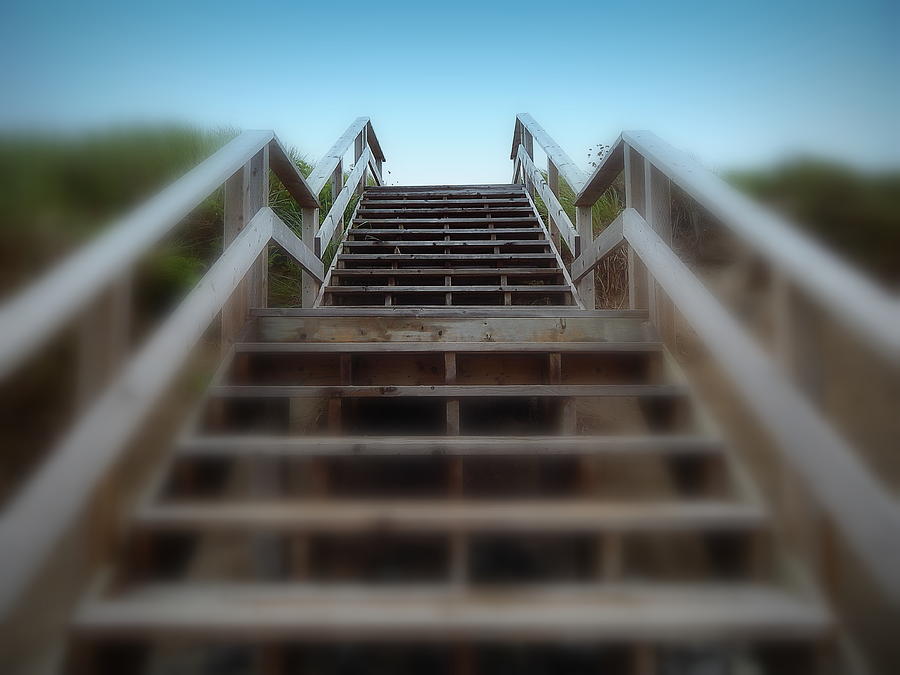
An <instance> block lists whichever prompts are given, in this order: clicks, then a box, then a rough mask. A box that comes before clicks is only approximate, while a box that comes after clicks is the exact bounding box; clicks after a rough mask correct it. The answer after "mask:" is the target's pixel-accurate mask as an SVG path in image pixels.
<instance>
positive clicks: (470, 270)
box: [331, 267, 562, 279]
mask: <svg viewBox="0 0 900 675" xmlns="http://www.w3.org/2000/svg"><path fill="white" fill-rule="evenodd" d="M561 274H562V272H561V271H560V270H558V269H556V270H554V269H550V268H546V267H402V268H394V267H362V268H358V269H347V268H338V269H334V270H332V271H331V278H332V279H334V278H335V277H416V276H425V277H429V276H435V277H439V276H449V277H499V276H500V275H504V276H508V277H528V278H534V279H541V278H545V277H552V276H560V275H561Z"/></svg>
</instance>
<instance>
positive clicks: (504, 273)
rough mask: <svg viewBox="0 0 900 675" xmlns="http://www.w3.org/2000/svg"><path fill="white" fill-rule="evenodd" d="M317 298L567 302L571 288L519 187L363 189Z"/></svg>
mask: <svg viewBox="0 0 900 675" xmlns="http://www.w3.org/2000/svg"><path fill="white" fill-rule="evenodd" d="M322 304H324V305H339V306H359V305H389V306H390V305H407V306H420V307H421V306H448V305H450V306H465V305H479V306H481V305H516V306H518V305H528V306H537V305H571V304H575V301H574V300H573V288H572V284H571V280H570V279H569V277H568V274H567V273H566V272H565V270H564V268H563V265H562V262H561V260H560V259H559V256H558V255H557V254H556V252H555V250H554V248H553V247H552V246H551V245H550V241H549V237H548V234H547V230H546V229H545V227H544V225H543V223H542V222H541V220H540V218H539V216H538V214H537V212H536V211H535V209H534V206H533V204H532V202H531V201H530V200H529V198H528V195H527V194H526V192H525V190H524V188H523V186H521V185H468V186H432V187H369V188H366V190H365V193H364V195H363V198H362V202H361V203H360V205H359V208H358V210H357V211H356V214H355V218H354V221H353V223H352V224H351V228H350V229H349V230H348V232H347V237H346V239H345V240H344V242H343V244H342V246H341V248H340V250H339V251H338V253H337V264H336V265H335V266H334V268H333V269H332V270H331V274H330V277H329V278H328V279H327V280H326V286H325V288H324V294H323V301H322Z"/></svg>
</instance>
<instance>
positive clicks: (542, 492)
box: [68, 186, 833, 675]
mask: <svg viewBox="0 0 900 675" xmlns="http://www.w3.org/2000/svg"><path fill="white" fill-rule="evenodd" d="M436 201H439V202H440V207H436V206H435V205H434V202H436ZM432 242H437V243H432ZM482 242H484V243H482ZM508 242H511V243H508ZM457 245H458V246H457ZM458 248H461V249H462V250H465V251H467V252H466V253H457V252H455V251H457V249H458ZM470 249H474V252H472V253H469V252H468V251H469V250H470ZM432 251H436V252H432ZM535 281H537V282H540V283H541V284H543V285H532V282H535ZM460 288H462V289H463V290H459V289H460ZM322 297H323V299H324V305H326V306H321V307H318V308H316V309H309V310H291V309H282V310H277V309H272V310H256V311H255V312H254V313H253V316H252V318H251V321H250V323H249V324H248V326H247V327H246V330H245V331H244V332H243V334H242V337H241V339H240V340H239V341H238V342H237V343H236V344H235V345H234V349H233V350H232V351H231V353H230V356H229V358H228V359H227V360H226V362H225V363H224V364H223V367H222V368H221V370H220V373H219V374H218V375H217V377H216V378H215V380H214V382H213V383H212V385H211V386H210V388H209V390H208V392H207V395H206V397H205V399H204V401H203V404H202V406H201V409H200V410H199V412H198V414H197V415H196V416H195V418H194V420H193V422H192V424H191V425H190V427H189V429H188V430H187V432H186V433H185V435H184V436H183V438H182V439H181V440H180V441H179V443H178V444H177V446H176V447H175V448H174V449H173V452H172V455H171V458H170V460H169V461H168V463H167V464H166V465H165V466H164V467H163V470H162V471H161V472H160V475H159V478H158V480H157V481H156V482H154V483H153V485H152V486H151V488H150V489H149V490H148V492H147V494H146V496H145V498H144V499H143V500H141V502H140V504H139V505H138V507H137V509H136V511H135V513H134V514H133V517H132V518H131V520H130V523H129V527H128V538H127V543H126V545H125V546H124V550H123V552H122V555H121V557H120V559H119V563H118V565H117V566H116V568H115V569H114V570H112V571H111V572H110V573H109V574H108V575H106V577H105V578H104V579H103V580H101V581H100V582H98V584H97V587H96V588H95V589H94V591H93V592H92V593H91V594H90V595H89V596H88V597H87V598H86V599H85V601H84V602H83V604H82V606H81V608H80V610H79V611H78V613H77V615H76V617H75V619H74V621H73V624H72V633H71V635H72V640H71V648H70V650H69V661H68V663H69V667H70V669H71V670H72V671H73V672H92V673H93V672H113V673H117V672H148V673H162V672H191V673H216V672H247V673H252V672H260V673H274V672H283V673H287V672H301V673H307V672H309V673H312V672H315V673H350V672H386V673H407V672H409V673H420V672H428V673H432V672H434V673H467V674H472V673H495V672H516V673H556V672H578V673H582V672H604V673H606V672H609V673H640V674H641V675H647V674H650V673H726V672H728V673H731V672H747V673H750V672H753V673H791V674H794V673H807V672H809V673H812V672H827V671H825V670H822V668H823V665H822V664H823V661H822V658H821V654H822V649H823V645H828V643H829V639H830V637H831V635H832V630H833V622H832V618H831V615H830V612H829V611H828V609H827V608H826V607H825V606H824V605H823V604H822V603H821V601H820V600H818V599H817V597H816V596H815V594H813V593H811V592H809V590H808V589H806V588H805V587H803V586H802V584H799V583H797V582H796V579H794V578H793V577H792V576H791V575H790V574H789V573H788V572H787V570H788V569H789V567H790V566H788V565H785V564H784V559H783V556H782V555H781V553H780V551H779V547H778V546H777V542H776V541H775V539H774V528H773V523H772V521H771V517H770V514H769V512H768V511H767V509H766V508H765V507H764V505H763V504H762V502H761V501H760V500H759V498H758V497H757V495H756V493H755V491H754V490H753V487H752V485H750V484H749V483H748V481H747V480H746V478H745V477H744V475H743V473H742V471H741V469H740V467H739V466H738V465H737V464H736V461H735V458H734V457H733V455H732V453H731V452H730V451H729V448H728V446H727V444H726V443H725V442H723V441H722V440H721V438H720V437H719V435H718V434H717V433H716V432H715V430H714V429H713V428H712V427H711V426H710V424H709V422H708V420H707V418H706V416H705V415H704V413H703V411H702V409H701V408H700V407H699V405H698V404H697V402H696V401H695V399H694V396H693V394H692V391H691V388H690V386H689V385H688V383H687V382H686V381H685V380H684V378H683V377H682V376H681V374H680V372H679V371H678V369H677V367H676V366H675V364H674V363H673V361H672V359H671V358H670V357H669V355H668V353H667V352H666V350H665V348H664V347H663V345H662V343H661V341H660V340H659V338H658V336H657V335H656V334H655V333H654V332H653V330H652V328H651V327H650V324H649V323H648V321H647V316H646V313H644V312H639V311H584V310H581V309H579V308H578V307H577V306H568V307H566V306H563V305H567V304H568V305H571V304H572V303H573V300H574V296H573V293H572V289H571V284H570V282H569V281H568V277H567V276H566V274H565V273H564V272H563V271H562V268H561V263H560V261H559V258H558V257H557V255H556V253H554V252H553V248H552V247H551V246H550V245H549V244H548V243H547V235H546V231H545V230H544V229H543V226H542V225H541V224H540V221H539V220H538V219H537V217H536V215H535V214H534V212H533V208H532V206H531V205H530V202H529V200H528V197H527V196H526V194H525V193H524V192H523V191H522V190H521V189H520V188H519V187H518V186H470V187H459V188H451V187H446V188H427V189H426V188H378V189H372V188H369V189H367V190H366V192H365V197H364V199H363V201H362V204H361V206H360V208H359V209H358V212H357V214H356V219H355V221H354V223H353V227H352V229H351V230H350V231H349V236H348V240H347V241H346V242H345V243H344V244H343V247H342V249H341V250H340V251H339V252H338V256H337V258H336V266H335V267H333V269H332V270H331V272H330V281H329V283H328V284H327V285H326V286H325V287H324V291H323V295H322ZM360 305H373V306H372V307H359V306H360ZM402 305H408V306H402ZM460 305H461V306H460ZM546 305H551V306H546ZM186 645H189V646H192V647H191V648H190V649H188V648H186V647H185V646H186ZM201 648H202V649H201ZM223 664H225V665H223ZM754 668H755V670H754Z"/></svg>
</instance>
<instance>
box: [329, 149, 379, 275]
mask: <svg viewBox="0 0 900 675" xmlns="http://www.w3.org/2000/svg"><path fill="white" fill-rule="evenodd" d="M371 156H372V153H371V151H370V150H369V149H368V148H366V149H365V150H363V154H362V156H361V157H360V159H359V161H358V162H356V165H355V166H354V167H353V171H351V172H350V176H349V177H348V178H347V183H346V185H344V187H343V188H342V189H341V191H340V193H339V194H338V196H337V198H336V199H335V200H334V203H333V204H332V206H331V210H330V211H328V215H326V216H325V220H324V221H322V225H321V226H320V227H319V231H318V232H317V233H316V245H315V248H316V255H317V256H320V257H321V255H322V253H323V251H325V249H326V248H327V247H328V243H329V242H330V241H331V237H332V236H334V231H335V229H337V226H338V225H339V224H340V222H341V218H342V217H343V215H344V211H345V210H346V208H347V205H348V204H349V203H350V199H351V198H352V197H353V195H354V193H355V192H356V188H357V187H358V186H359V184H360V183H361V182H362V181H363V180H364V179H365V176H366V164H367V162H368V161H369V158H370V157H371Z"/></svg>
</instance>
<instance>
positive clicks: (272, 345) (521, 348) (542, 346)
mask: <svg viewBox="0 0 900 675" xmlns="http://www.w3.org/2000/svg"><path fill="white" fill-rule="evenodd" d="M234 350H235V352H237V353H268V354H276V353H278V354H282V353H292V354H319V353H339V354H342V353H353V354H376V353H379V352H388V353H392V354H393V353H409V352H435V353H441V352H455V353H471V352H475V353H482V352H483V353H501V354H519V353H523V354H524V353H532V352H538V353H542V352H551V351H552V352H563V353H578V354H602V353H608V352H626V353H643V352H659V351H661V350H662V343H661V342H655V341H653V342H651V341H646V342H450V341H448V342H443V341H442V342H238V343H236V344H235V345H234Z"/></svg>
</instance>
